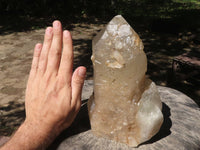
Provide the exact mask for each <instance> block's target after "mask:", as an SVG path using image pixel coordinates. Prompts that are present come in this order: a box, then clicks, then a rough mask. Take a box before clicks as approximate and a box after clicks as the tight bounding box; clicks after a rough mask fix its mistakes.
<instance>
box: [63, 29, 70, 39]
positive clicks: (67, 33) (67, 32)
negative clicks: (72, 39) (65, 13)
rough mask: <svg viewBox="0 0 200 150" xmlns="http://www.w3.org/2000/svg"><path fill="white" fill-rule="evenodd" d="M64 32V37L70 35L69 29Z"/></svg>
mask: <svg viewBox="0 0 200 150" xmlns="http://www.w3.org/2000/svg"><path fill="white" fill-rule="evenodd" d="M63 34H64V37H66V38H67V37H68V36H69V31H67V30H65V31H64V32H63Z"/></svg>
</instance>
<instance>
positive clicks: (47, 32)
mask: <svg viewBox="0 0 200 150" xmlns="http://www.w3.org/2000/svg"><path fill="white" fill-rule="evenodd" d="M51 33H52V29H51V27H48V28H47V29H46V34H48V35H51Z"/></svg>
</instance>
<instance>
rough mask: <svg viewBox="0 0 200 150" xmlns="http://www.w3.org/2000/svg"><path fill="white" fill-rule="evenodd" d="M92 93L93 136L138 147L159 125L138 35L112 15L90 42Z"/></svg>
mask: <svg viewBox="0 0 200 150" xmlns="http://www.w3.org/2000/svg"><path fill="white" fill-rule="evenodd" d="M92 48H93V54H92V61H93V67H94V94H93V96H92V97H91V98H90V100H89V102H88V111H89V117H90V124H91V128H92V131H93V133H94V134H95V135H97V136H100V137H104V138H108V139H111V140H115V141H117V142H121V143H125V144H128V145H129V146H131V147H135V146H138V145H139V144H140V143H143V142H145V141H147V140H149V139H150V138H151V137H152V136H154V135H155V134H156V133H157V132H158V131H159V129H160V127H161V125H162V122H163V115H162V112H161V109H162V103H161V100H160V96H159V93H158V90H157V88H156V85H155V84H154V82H152V81H151V80H149V79H147V78H146V76H145V73H146V70H147V58H146V55H145V53H144V51H143V48H144V46H143V43H142V41H141V39H140V38H139V36H138V34H137V33H136V32H135V31H134V30H133V29H132V28H131V26H130V25H129V24H128V23H127V22H126V20H125V19H124V18H123V17H122V16H121V15H118V16H115V17H114V18H113V19H112V20H111V21H110V22H109V23H108V25H107V26H106V27H105V29H103V30H102V31H101V32H100V33H99V34H97V36H96V37H95V38H94V39H93V43H92Z"/></svg>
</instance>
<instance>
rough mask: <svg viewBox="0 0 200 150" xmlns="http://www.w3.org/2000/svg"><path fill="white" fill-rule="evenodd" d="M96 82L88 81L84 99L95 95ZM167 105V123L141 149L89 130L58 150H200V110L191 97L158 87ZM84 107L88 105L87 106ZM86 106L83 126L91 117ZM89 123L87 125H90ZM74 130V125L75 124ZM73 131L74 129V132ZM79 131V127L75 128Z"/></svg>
mask: <svg viewBox="0 0 200 150" xmlns="http://www.w3.org/2000/svg"><path fill="white" fill-rule="evenodd" d="M92 87H93V81H91V80H87V81H86V82H85V85H84V89H83V95H82V98H85V99H88V98H89V97H90V95H91V93H92V91H93V90H92ZM158 90H159V93H160V96H161V100H162V102H163V109H162V111H163V114H164V123H163V125H162V127H161V129H160V131H159V132H158V134H156V135H155V136H154V137H153V138H152V139H150V140H149V141H147V142H145V143H143V144H141V145H139V147H137V148H130V147H128V146H126V145H124V144H121V143H116V142H114V141H111V140H108V139H104V138H98V137H96V136H95V135H93V134H92V131H91V130H90V129H89V128H88V131H85V132H81V133H79V134H77V135H74V136H71V137H68V138H66V139H64V140H62V141H61V142H60V144H58V145H57V148H56V149H57V150H86V149H87V150H104V149H105V150H131V149H138V150H160V149H169V150H171V149H176V150H199V149H200V108H199V107H198V105H197V104H196V103H195V102H194V101H193V100H192V99H190V98H189V97H187V96H186V95H184V94H183V93H181V92H179V91H177V90H174V89H171V88H167V87H161V86H158ZM83 105H84V104H83ZM85 106H86V105H84V106H83V107H82V108H81V111H80V113H82V117H80V116H81V114H80V113H79V117H78V118H79V119H80V118H81V120H82V121H80V120H79V119H77V120H76V122H79V124H78V125H79V127H80V126H81V124H82V122H83V120H87V121H88V116H87V114H83V112H86V111H83V109H87V107H85ZM87 121H86V122H87ZM72 128H73V125H72ZM72 128H71V129H72ZM74 128H76V126H74Z"/></svg>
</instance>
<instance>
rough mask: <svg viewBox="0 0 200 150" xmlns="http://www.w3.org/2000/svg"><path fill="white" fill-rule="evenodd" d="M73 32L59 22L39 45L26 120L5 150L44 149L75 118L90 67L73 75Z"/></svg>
mask: <svg viewBox="0 0 200 150" xmlns="http://www.w3.org/2000/svg"><path fill="white" fill-rule="evenodd" d="M72 49H73V48H72V39H71V35H70V32H69V31H64V32H63V31H62V25H61V23H60V22H59V21H54V23H53V28H52V27H48V28H47V29H46V33H45V36H44V43H43V45H42V44H36V46H35V50H34V56H33V61H32V67H31V71H30V75H29V79H28V83H27V89H26V97H25V108H26V119H25V121H24V123H23V124H22V125H21V126H20V127H19V129H18V130H17V132H16V133H15V134H14V135H13V136H12V138H11V139H10V140H9V141H8V142H7V143H6V144H5V145H4V146H3V147H1V148H0V149H1V150H13V149H15V150H42V149H46V148H47V147H48V145H49V144H50V143H51V142H52V141H53V140H54V139H55V137H56V136H58V135H59V133H60V132H61V131H62V130H64V129H65V128H67V127H69V125H70V124H71V123H72V121H73V120H74V118H75V116H76V114H77V113H78V111H79V109H80V106H81V91H82V86H83V83H84V78H85V73H86V68H85V67H79V68H77V69H76V70H75V71H74V73H73V75H72V68H73V50H72Z"/></svg>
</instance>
